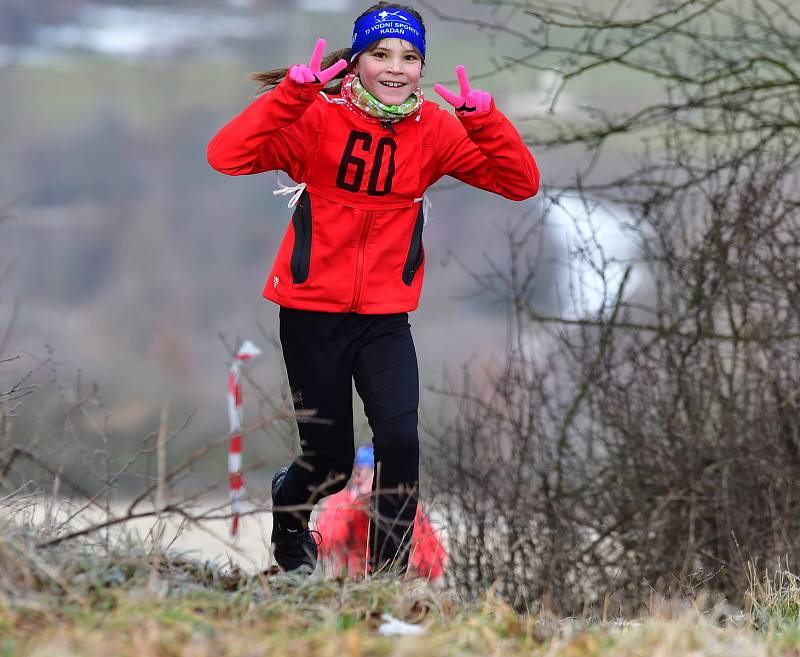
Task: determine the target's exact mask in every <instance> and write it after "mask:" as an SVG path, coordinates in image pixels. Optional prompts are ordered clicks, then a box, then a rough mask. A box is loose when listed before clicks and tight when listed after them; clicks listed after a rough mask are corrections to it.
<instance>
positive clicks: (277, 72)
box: [247, 2, 425, 94]
mask: <svg viewBox="0 0 800 657" xmlns="http://www.w3.org/2000/svg"><path fill="white" fill-rule="evenodd" d="M387 8H389V9H400V10H402V11H407V12H408V13H409V14H411V15H412V16H413V17H414V18H416V19H417V20H418V21H419V22H420V24H421V25H422V27H423V28H424V27H425V22H424V21H423V20H422V16H420V14H419V12H418V11H417V10H416V9H414V8H412V7H409V6H408V5H401V4H398V3H396V2H378V3H376V4H374V5H372V6H371V7H369V8H367V9H366V10H364V11H363V12H362V13H361V14H360V15H359V16H358V18H361V17H362V16H366V15H367V14H370V13H372V12H373V11H378V9H387ZM358 18H356V20H358ZM379 43H380V41H375V42H374V43H372V44H370V45H369V46H367V47H366V49H365V50H364V52H372V51H373V50H375V49H376V48H377V47H378V44H379ZM414 50H416V48H414ZM352 55H353V52H352V49H350V48H342V49H341V50H335V51H333V52H332V53H329V54H328V55H326V56H325V57H324V58H323V60H322V69H323V70H324V69H326V68H328V67H329V66H333V64H335V63H336V62H338V61H339V60H340V59H344V60H345V61H346V62H347V68H345V69H344V70H343V71H342V72H341V73H339V75H337V76H336V77H335V78H333V80H331V81H330V82H329V83H328V84H327V85H326V86H325V91H326V92H327V93H331V94H338V93H339V92H340V91H341V89H342V78H343V77H344V76H345V75H347V74H348V73H350V71H352V70H353V67H354V66H355V65H356V62H357V61H358V58H356V59H355V60H354V61H352V62H351V61H350V57H352ZM359 56H360V55H359ZM419 56H420V57H422V53H419ZM424 61H425V60H424V58H423V63H424ZM288 71H289V69H288V68H273V69H271V70H269V71H264V72H263V73H250V74H249V75H248V76H247V79H248V80H255V81H256V82H258V83H259V84H260V85H261V86H260V87H259V88H258V91H256V94H261V93H264V92H265V91H269V90H270V89H274V88H275V87H276V86H277V84H278V83H279V82H280V81H281V80H283V78H285V77H286V73H287V72H288Z"/></svg>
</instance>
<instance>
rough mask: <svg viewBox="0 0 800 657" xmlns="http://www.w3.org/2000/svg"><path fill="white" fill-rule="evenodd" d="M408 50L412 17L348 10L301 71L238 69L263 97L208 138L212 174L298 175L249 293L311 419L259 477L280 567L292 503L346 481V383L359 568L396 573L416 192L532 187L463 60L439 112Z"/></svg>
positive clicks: (419, 248) (415, 379)
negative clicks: (356, 467)
mask: <svg viewBox="0 0 800 657" xmlns="http://www.w3.org/2000/svg"><path fill="white" fill-rule="evenodd" d="M425 45H426V43H425V25H424V23H423V20H422V17H421V16H420V15H419V13H418V12H417V11H416V10H414V9H412V8H411V7H408V6H406V5H402V4H394V3H387V2H379V3H378V4H376V5H373V6H372V7H370V8H369V9H367V10H366V11H365V12H364V13H363V14H361V15H360V16H359V17H358V18H357V19H356V21H355V25H354V27H353V41H352V47H351V48H345V49H343V50H339V51H336V52H334V53H332V54H330V55H328V56H327V57H325V58H324V59H323V53H324V49H325V41H324V40H322V39H320V40H318V41H317V44H316V47H315V48H314V51H313V54H312V55H311V60H310V62H309V64H308V65H304V64H297V65H295V66H292V67H291V68H289V69H288V70H287V69H276V70H272V71H268V72H266V73H261V74H258V75H256V76H253V77H254V79H256V80H258V81H259V82H261V83H262V85H263V87H264V88H266V89H270V91H269V93H266V94H264V95H262V96H260V97H258V98H257V99H256V100H254V101H253V102H252V103H251V104H250V105H249V106H248V107H247V108H246V109H245V110H244V111H243V112H242V113H241V114H239V115H238V116H237V117H236V118H234V119H233V120H232V121H231V122H230V123H228V124H227V125H226V126H225V127H223V128H222V130H220V131H219V133H218V134H217V135H216V136H215V137H214V138H213V139H212V140H211V142H210V143H209V145H208V161H209V163H210V164H211V166H212V167H214V168H215V169H216V170H217V171H219V172H221V173H225V174H228V175H232V176H239V175H249V174H255V173H262V172H265V171H272V170H282V171H285V172H286V173H287V174H288V175H289V176H290V177H291V178H292V179H293V180H295V181H297V182H298V183H299V184H298V185H297V186H296V187H293V188H290V189H284V190H282V191H283V192H290V193H291V192H294V196H293V197H292V199H291V201H290V202H289V207H290V208H294V212H293V214H292V219H291V222H290V223H289V226H288V228H287V230H286V234H285V236H284V238H283V242H282V243H281V245H280V247H279V249H278V254H277V257H276V258H275V262H274V264H273V266H272V270H271V271H270V274H269V278H268V280H267V283H266V285H265V287H264V293H263V294H264V296H265V297H266V298H267V299H269V300H271V301H274V302H275V303H276V304H278V305H279V306H280V313H279V317H280V331H279V332H280V340H281V348H282V351H283V356H284V360H285V362H286V370H287V373H288V378H289V385H290V388H291V390H292V394H293V399H294V406H295V409H297V410H304V409H309V410H310V409H314V410H315V411H316V418H320V419H322V420H324V421H323V422H317V421H315V422H298V430H299V433H300V442H301V447H302V451H303V454H302V457H299V458H298V459H296V460H295V461H294V462H293V463H292V464H291V465H290V466H287V467H285V468H282V469H281V470H279V471H278V472H277V473H276V475H275V477H274V478H273V482H272V497H273V530H272V544H273V549H274V554H275V560H276V561H277V563H278V565H280V566H281V567H282V568H283V569H284V570H295V569H298V568H300V567H302V566H306V567H307V568H308V569H310V570H313V569H314V568H315V566H316V561H317V543H316V541H315V539H314V537H313V536H312V530H309V527H308V520H309V515H310V511H309V509H310V508H311V505H313V504H314V503H315V502H316V501H318V500H319V499H321V498H322V497H324V496H326V495H329V494H331V493H335V492H338V491H340V490H342V489H343V488H344V487H345V485H346V483H347V480H348V478H349V477H350V474H351V471H352V467H353V458H354V450H355V448H354V442H353V415H352V383H353V381H355V386H356V390H357V392H358V394H359V396H360V397H361V399H362V401H363V402H364V411H365V414H366V416H367V419H368V421H369V425H370V428H371V429H372V432H373V445H374V450H375V464H376V469H375V477H374V479H373V484H372V490H373V494H374V499H375V506H376V514H375V515H374V516H373V518H372V522H371V523H370V532H369V553H370V556H369V559H370V571H371V572H372V573H377V572H379V571H382V570H388V569H391V570H393V571H397V572H405V571H406V569H407V567H408V550H409V547H410V545H411V535H412V530H413V523H414V517H415V514H416V508H417V503H416V500H417V496H418V495H419V484H418V479H419V438H418V433H417V409H418V406H419V374H418V369H417V357H416V353H415V350H414V343H413V340H412V337H411V327H410V324H409V322H408V313H409V312H410V311H413V310H415V309H416V308H417V305H418V303H419V295H420V291H421V289H422V279H423V275H424V272H425V251H424V249H423V244H422V228H423V224H424V219H425V216H424V214H425V212H424V203H423V195H424V193H425V191H426V190H427V189H428V187H430V186H431V185H432V184H433V183H435V182H436V181H437V180H438V179H439V178H441V177H442V176H445V175H449V176H453V177H454V178H457V179H459V180H461V181H463V182H465V183H467V184H469V185H473V186H475V187H479V188H481V189H485V190H487V191H490V192H494V193H497V194H500V195H502V196H504V197H506V198H509V199H513V200H524V199H527V198H529V197H531V196H533V195H534V194H536V192H537V190H538V186H539V171H538V169H537V166H536V162H535V161H534V159H533V156H532V155H531V153H530V152H529V151H528V149H527V148H526V146H525V144H524V143H523V142H522V139H521V138H520V136H519V133H518V132H517V130H516V129H515V128H514V126H513V125H512V124H511V123H510V122H509V120H508V119H507V118H506V117H505V116H504V115H503V114H502V113H501V112H500V110H498V109H497V107H496V106H495V103H494V100H493V99H492V96H491V95H490V94H488V93H487V92H485V91H480V90H477V89H472V88H471V86H470V83H469V80H468V78H467V74H466V72H465V70H464V67H463V66H458V67H457V68H456V74H457V77H458V81H459V91H458V92H454V91H451V90H449V89H447V88H445V87H443V86H441V85H438V84H437V85H435V86H434V89H435V90H436V92H437V93H438V94H439V95H440V96H442V98H444V100H445V101H446V102H447V103H449V104H450V105H452V106H453V107H454V109H455V117H454V116H453V115H452V114H451V113H450V112H448V111H445V110H443V109H441V108H440V107H439V106H438V105H437V104H436V103H434V102H431V101H429V100H425V99H424V98H423V94H422V90H421V89H420V86H419V80H420V77H421V75H422V69H423V66H424V63H425V55H426V48H425ZM287 507H295V509H294V510H291V509H289V508H287ZM297 508H302V509H303V510H301V511H298V510H296V509H297Z"/></svg>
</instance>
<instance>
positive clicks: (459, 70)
mask: <svg viewBox="0 0 800 657" xmlns="http://www.w3.org/2000/svg"><path fill="white" fill-rule="evenodd" d="M456 76H457V77H458V86H459V87H460V89H459V93H458V94H455V93H453V92H452V91H450V90H449V89H448V88H447V87H443V86H442V85H441V84H435V85H433V88H434V90H435V91H436V93H437V94H439V95H440V96H441V97H442V98H444V99H445V100H446V101H447V102H448V103H450V104H451V105H452V106H453V107H455V108H456V114H458V115H459V116H465V115H466V114H468V113H470V112H473V113H474V114H484V113H486V112H488V111H489V109H490V108H491V107H492V95H491V94H490V93H489V92H487V91H480V90H479V89H475V90H474V91H473V90H472V87H470V85H469V80H468V79H467V71H466V70H465V69H464V67H463V66H462V65H461V64H459V65H458V66H456Z"/></svg>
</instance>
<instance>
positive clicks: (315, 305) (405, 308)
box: [262, 288, 419, 315]
mask: <svg viewBox="0 0 800 657" xmlns="http://www.w3.org/2000/svg"><path fill="white" fill-rule="evenodd" d="M270 292H271V288H270ZM262 296H263V297H264V298H265V299H267V300H268V301H272V302H273V303H276V304H278V305H279V306H283V307H284V308H293V309H294V310H316V311H319V312H327V313H346V312H349V311H350V307H349V305H348V304H347V303H331V302H329V301H315V300H309V299H288V298H286V297H282V296H280V295H277V294H270V293H269V292H267V291H266V290H265V291H264V293H263V294H262ZM418 307H419V300H416V301H410V302H409V301H405V302H403V301H378V302H374V303H362V304H359V306H358V308H357V309H356V310H355V313H356V314H358V315H390V314H393V313H408V312H412V311H414V310H416V309H417V308H418Z"/></svg>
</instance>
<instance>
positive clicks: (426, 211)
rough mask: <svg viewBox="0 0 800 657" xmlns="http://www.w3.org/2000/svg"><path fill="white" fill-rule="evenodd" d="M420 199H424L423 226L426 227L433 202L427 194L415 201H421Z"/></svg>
mask: <svg viewBox="0 0 800 657" xmlns="http://www.w3.org/2000/svg"><path fill="white" fill-rule="evenodd" d="M420 201H422V226H423V227H424V226H425V224H427V223H428V216H429V212H430V209H431V208H432V207H433V203H431V200H430V199H429V198H428V195H427V194H423V195H422V196H420V197H419V198H415V199H414V203H419V202H420Z"/></svg>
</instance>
